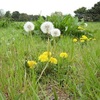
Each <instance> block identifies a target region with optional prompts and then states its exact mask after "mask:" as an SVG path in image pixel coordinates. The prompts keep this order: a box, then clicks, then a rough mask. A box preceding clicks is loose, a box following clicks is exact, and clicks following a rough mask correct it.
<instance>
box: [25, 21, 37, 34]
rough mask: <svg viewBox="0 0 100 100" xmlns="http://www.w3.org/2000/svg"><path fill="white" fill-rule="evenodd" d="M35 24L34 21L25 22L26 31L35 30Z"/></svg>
mask: <svg viewBox="0 0 100 100" xmlns="http://www.w3.org/2000/svg"><path fill="white" fill-rule="evenodd" d="M34 27H35V26H34V24H33V23H32V22H26V23H25V24H24V30H25V31H26V32H30V31H32V30H34Z"/></svg>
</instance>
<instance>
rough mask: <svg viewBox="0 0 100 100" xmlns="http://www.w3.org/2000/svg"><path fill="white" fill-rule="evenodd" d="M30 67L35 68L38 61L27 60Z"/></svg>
mask: <svg viewBox="0 0 100 100" xmlns="http://www.w3.org/2000/svg"><path fill="white" fill-rule="evenodd" d="M27 64H28V66H29V68H34V67H35V65H37V63H36V62H35V61H27Z"/></svg>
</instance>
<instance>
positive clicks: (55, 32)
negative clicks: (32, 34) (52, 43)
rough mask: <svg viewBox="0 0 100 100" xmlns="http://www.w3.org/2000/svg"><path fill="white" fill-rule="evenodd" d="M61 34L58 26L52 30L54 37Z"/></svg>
mask: <svg viewBox="0 0 100 100" xmlns="http://www.w3.org/2000/svg"><path fill="white" fill-rule="evenodd" d="M60 34H61V32H60V30H59V29H57V28H55V29H52V30H51V35H52V37H58V36H60Z"/></svg>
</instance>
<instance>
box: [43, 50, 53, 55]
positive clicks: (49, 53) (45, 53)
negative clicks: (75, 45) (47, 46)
mask: <svg viewBox="0 0 100 100" xmlns="http://www.w3.org/2000/svg"><path fill="white" fill-rule="evenodd" d="M43 55H46V56H51V52H49V51H46V52H44V53H43Z"/></svg>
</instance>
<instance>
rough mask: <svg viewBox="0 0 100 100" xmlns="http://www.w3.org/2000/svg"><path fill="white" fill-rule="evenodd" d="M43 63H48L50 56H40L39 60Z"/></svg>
mask: <svg viewBox="0 0 100 100" xmlns="http://www.w3.org/2000/svg"><path fill="white" fill-rule="evenodd" d="M38 59H39V60H40V61H41V62H47V61H48V56H47V55H44V54H42V55H40V56H39V58H38Z"/></svg>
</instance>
